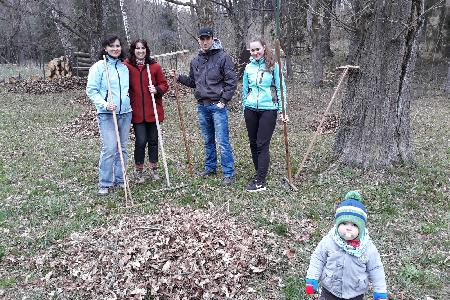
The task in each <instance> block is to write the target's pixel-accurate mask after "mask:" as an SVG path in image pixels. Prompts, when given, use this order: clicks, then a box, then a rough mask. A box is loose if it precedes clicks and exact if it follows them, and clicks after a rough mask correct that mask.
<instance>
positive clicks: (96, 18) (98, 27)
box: [89, 0, 103, 61]
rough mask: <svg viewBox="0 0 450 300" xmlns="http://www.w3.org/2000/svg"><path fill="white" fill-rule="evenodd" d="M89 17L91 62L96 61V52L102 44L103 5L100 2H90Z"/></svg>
mask: <svg viewBox="0 0 450 300" xmlns="http://www.w3.org/2000/svg"><path fill="white" fill-rule="evenodd" d="M89 16H90V20H92V25H91V32H90V34H89V35H90V38H89V41H90V47H89V48H90V49H89V52H90V54H91V58H92V60H93V61H96V60H97V59H98V57H97V56H98V54H99V53H98V51H99V49H100V46H101V44H102V40H101V39H102V35H103V3H102V0H91V2H90V4H89Z"/></svg>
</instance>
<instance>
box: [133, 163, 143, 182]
mask: <svg viewBox="0 0 450 300" xmlns="http://www.w3.org/2000/svg"><path fill="white" fill-rule="evenodd" d="M135 168H136V170H135V171H134V181H136V183H144V181H145V178H144V165H136V167H135Z"/></svg>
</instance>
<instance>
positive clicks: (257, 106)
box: [256, 61, 264, 109]
mask: <svg viewBox="0 0 450 300" xmlns="http://www.w3.org/2000/svg"><path fill="white" fill-rule="evenodd" d="M260 69H261V61H258V72H256V87H257V88H258V97H257V98H256V109H259V83H258V74H259V70H260ZM263 76H264V73H262V76H261V82H262V77H263Z"/></svg>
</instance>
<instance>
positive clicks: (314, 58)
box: [308, 0, 323, 87]
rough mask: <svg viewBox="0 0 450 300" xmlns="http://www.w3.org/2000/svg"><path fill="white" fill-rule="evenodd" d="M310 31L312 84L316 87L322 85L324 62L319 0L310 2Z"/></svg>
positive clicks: (310, 0)
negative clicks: (318, 13)
mask: <svg viewBox="0 0 450 300" xmlns="http://www.w3.org/2000/svg"><path fill="white" fill-rule="evenodd" d="M309 7H310V9H309V10H308V31H309V35H310V38H311V49H312V51H311V72H312V84H313V85H314V86H316V87H318V86H320V85H321V84H322V80H323V61H322V43H321V41H322V39H321V36H322V27H321V25H320V21H319V16H318V15H317V12H318V5H317V0H309Z"/></svg>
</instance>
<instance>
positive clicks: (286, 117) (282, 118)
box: [280, 113, 289, 123]
mask: <svg viewBox="0 0 450 300" xmlns="http://www.w3.org/2000/svg"><path fill="white" fill-rule="evenodd" d="M280 120H281V121H282V122H284V123H287V122H289V117H288V115H287V114H284V116H283V114H282V113H281V114H280Z"/></svg>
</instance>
